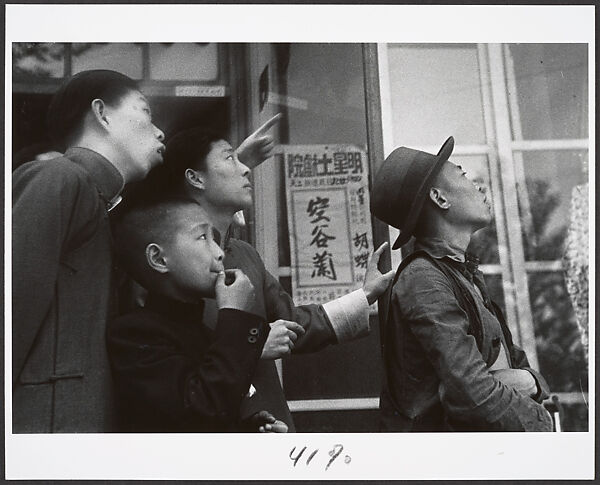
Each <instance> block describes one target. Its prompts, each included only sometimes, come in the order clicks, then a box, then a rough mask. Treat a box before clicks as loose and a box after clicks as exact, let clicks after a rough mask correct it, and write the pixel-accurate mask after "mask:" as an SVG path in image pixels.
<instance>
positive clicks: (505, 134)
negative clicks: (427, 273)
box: [488, 44, 539, 368]
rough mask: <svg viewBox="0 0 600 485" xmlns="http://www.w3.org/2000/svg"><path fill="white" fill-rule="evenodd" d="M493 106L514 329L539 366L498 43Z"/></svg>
mask: <svg viewBox="0 0 600 485" xmlns="http://www.w3.org/2000/svg"><path fill="white" fill-rule="evenodd" d="M488 53H489V62H490V76H491V83H490V86H491V91H492V93H491V94H492V105H493V112H494V118H495V125H496V141H497V146H498V164H499V167H501V170H500V171H499V172H500V173H499V175H500V180H501V182H502V198H503V202H504V211H505V215H506V228H507V236H508V245H509V248H510V251H509V262H510V268H511V272H512V276H513V289H512V290H513V295H514V299H515V302H516V313H517V318H518V320H517V329H516V330H517V332H516V335H515V336H516V337H517V338H516V340H517V342H518V343H519V344H520V345H521V346H522V347H523V349H524V350H525V351H526V352H527V355H528V358H529V361H530V363H531V364H532V366H534V367H537V368H539V365H538V359H537V350H536V344H535V333H534V330H533V318H532V314H531V304H530V301H529V287H528V283H527V273H526V272H525V255H524V250H523V239H522V236H521V234H522V232H521V223H520V220H519V205H518V195H517V178H516V173H515V166H514V160H513V153H512V148H511V129H510V122H509V120H510V114H509V106H508V101H507V85H506V80H505V77H504V62H503V57H502V45H501V44H489V46H488ZM505 296H507V295H505Z"/></svg>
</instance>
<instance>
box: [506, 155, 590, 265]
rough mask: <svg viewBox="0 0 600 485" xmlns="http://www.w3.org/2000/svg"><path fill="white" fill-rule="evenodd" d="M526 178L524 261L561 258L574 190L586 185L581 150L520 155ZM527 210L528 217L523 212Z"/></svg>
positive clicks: (583, 157)
mask: <svg viewBox="0 0 600 485" xmlns="http://www.w3.org/2000/svg"><path fill="white" fill-rule="evenodd" d="M520 158H521V161H516V162H515V163H522V165H523V171H524V175H525V184H524V187H521V190H522V191H524V192H526V197H527V201H528V204H521V206H520V214H521V220H522V221H526V220H528V217H527V216H529V217H530V218H531V228H530V230H527V227H526V225H525V224H522V227H523V246H524V248H525V260H526V261H553V260H559V259H561V258H562V256H563V253H564V241H565V233H566V230H567V225H568V223H569V221H570V202H571V193H572V192H573V188H574V187H575V186H577V185H581V184H583V183H584V182H585V179H586V174H585V173H584V170H583V167H584V164H585V163H586V162H585V160H586V159H587V153H586V152H583V151H572V150H560V151H550V150H543V151H530V152H524V153H522V154H521V155H520ZM527 210H528V211H529V214H527V213H526V212H525V211H527Z"/></svg>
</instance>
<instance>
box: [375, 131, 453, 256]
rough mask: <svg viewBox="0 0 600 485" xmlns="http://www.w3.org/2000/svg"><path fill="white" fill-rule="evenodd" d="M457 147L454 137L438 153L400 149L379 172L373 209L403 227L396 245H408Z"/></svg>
mask: <svg viewBox="0 0 600 485" xmlns="http://www.w3.org/2000/svg"><path fill="white" fill-rule="evenodd" d="M453 149H454V138H452V137H450V138H448V139H447V140H446V141H445V143H444V144H443V145H442V148H440V151H439V152H438V154H437V155H432V154H431V153H427V152H422V151H420V150H413V149H412V148H407V147H400V148H396V149H395V150H394V151H393V152H392V153H390V154H389V156H388V157H387V158H386V159H385V161H384V162H383V165H382V166H381V168H380V169H379V171H378V172H377V175H375V180H374V182H373V188H372V190H371V212H372V213H373V215H374V216H375V217H377V218H378V219H380V220H382V221H383V222H385V223H387V224H389V225H390V226H394V227H395V228H397V229H400V235H399V236H398V239H396V242H395V243H394V245H393V246H392V248H393V249H398V248H399V247H400V246H402V245H403V244H406V243H407V242H408V240H409V239H410V237H411V236H412V233H413V231H414V229H415V226H416V224H417V220H418V218H419V214H420V213H421V210H422V209H423V204H424V203H425V199H426V198H427V195H428V194H429V189H431V186H432V184H433V181H434V179H435V176H436V175H437V174H438V173H439V171H440V169H441V168H442V165H443V164H444V162H445V161H446V160H448V157H450V154H451V153H452V150H453Z"/></svg>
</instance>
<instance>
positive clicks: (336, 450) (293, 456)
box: [289, 444, 352, 470]
mask: <svg viewBox="0 0 600 485" xmlns="http://www.w3.org/2000/svg"><path fill="white" fill-rule="evenodd" d="M306 450H307V447H306V446H305V447H303V448H302V449H300V450H299V451H296V447H295V446H294V447H293V448H292V450H291V451H290V454H289V457H290V460H292V461H293V462H294V465H293V466H296V465H297V464H298V462H299V461H300V458H302V456H303V455H304V453H305V452H306ZM342 451H344V446H343V445H341V444H336V445H334V446H333V448H332V449H331V450H329V452H328V453H327V455H328V456H329V460H328V462H327V464H326V465H325V470H328V469H329V467H330V466H331V465H332V464H333V462H334V461H335V460H336V459H337V458H338V456H340V455H341V453H342ZM318 452H319V449H318V448H317V449H315V450H314V451H313V452H312V453H310V454H309V455H308V458H307V459H306V466H308V465H309V464H310V462H311V461H312V459H313V458H314V457H315V456H316V455H317V453H318ZM351 461H352V458H351V457H350V455H344V463H345V464H346V465H348V464H349V463H350V462H351Z"/></svg>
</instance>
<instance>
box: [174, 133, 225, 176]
mask: <svg viewBox="0 0 600 485" xmlns="http://www.w3.org/2000/svg"><path fill="white" fill-rule="evenodd" d="M219 140H227V137H226V136H224V135H223V134H222V133H219V132H217V131H212V130H209V129H206V128H204V127H201V126H196V127H194V128H189V129H187V130H184V131H180V132H179V133H177V134H176V135H175V136H173V138H171V139H170V140H169V141H168V142H167V145H166V149H165V156H164V166H165V167H166V168H167V170H168V171H169V172H170V173H171V175H172V176H173V177H174V178H176V179H177V180H183V174H184V172H185V170H186V169H187V168H193V169H196V170H204V169H205V168H206V165H205V162H206V156H207V155H208V154H209V153H210V150H211V148H212V144H213V143H214V142H216V141H219Z"/></svg>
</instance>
